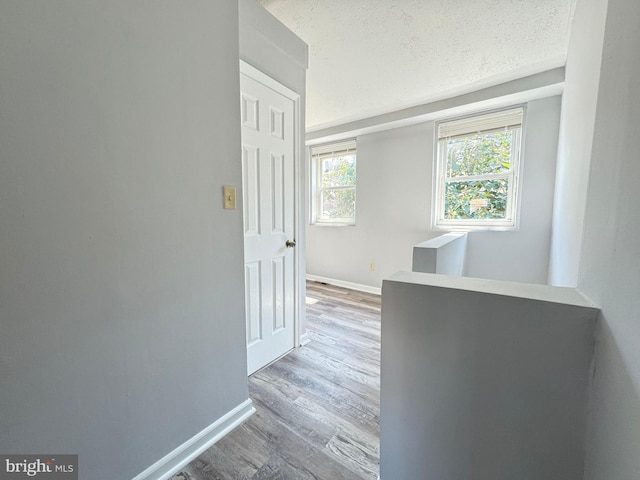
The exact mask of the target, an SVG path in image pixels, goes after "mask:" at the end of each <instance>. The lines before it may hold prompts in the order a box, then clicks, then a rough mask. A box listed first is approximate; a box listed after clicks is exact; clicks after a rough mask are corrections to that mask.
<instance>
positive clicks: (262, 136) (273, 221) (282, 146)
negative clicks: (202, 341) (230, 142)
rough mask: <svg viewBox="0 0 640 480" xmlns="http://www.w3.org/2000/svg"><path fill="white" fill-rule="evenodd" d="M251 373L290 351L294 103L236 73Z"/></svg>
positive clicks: (291, 340) (292, 271)
mask: <svg viewBox="0 0 640 480" xmlns="http://www.w3.org/2000/svg"><path fill="white" fill-rule="evenodd" d="M240 86H241V112H242V114H241V118H242V170H243V172H242V174H243V208H244V212H243V214H244V242H245V288H246V302H247V305H246V308H247V355H248V357H247V360H248V373H249V374H251V373H253V372H255V371H256V370H258V369H259V368H262V367H263V366H265V365H267V364H268V363H270V362H272V361H273V360H275V359H277V358H278V357H280V356H282V355H283V354H285V353H287V352H288V351H289V350H291V349H292V348H293V347H294V298H295V297H294V271H295V270H294V267H295V266H294V259H295V257H294V251H293V248H287V246H286V242H287V240H294V193H295V192H294V158H295V157H294V135H293V134H294V123H293V122H294V102H293V100H291V99H289V98H287V97H286V96H284V95H282V94H281V93H278V92H276V91H274V90H272V89H271V88H269V87H268V86H266V85H264V84H263V83H261V82H259V81H257V80H254V79H253V78H251V77H249V76H248V75H246V74H244V73H242V74H241V75H240Z"/></svg>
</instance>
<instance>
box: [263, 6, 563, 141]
mask: <svg viewBox="0 0 640 480" xmlns="http://www.w3.org/2000/svg"><path fill="white" fill-rule="evenodd" d="M258 1H259V3H260V4H262V5H263V6H264V7H265V8H266V9H267V10H268V11H269V12H271V13H272V14H273V15H274V16H275V17H276V18H278V19H279V20H280V21H281V22H282V23H284V24H285V25H286V26H287V27H289V29H291V30H292V31H293V32H295V33H296V34H297V35H298V36H299V37H300V38H302V39H303V40H304V41H305V42H306V43H307V44H308V45H309V63H310V67H309V71H308V76H307V129H310V130H314V129H318V128H321V127H326V126H332V125H337V124H340V123H344V122H346V121H351V120H357V119H361V118H366V117H368V116H371V115H376V114H380V113H386V112H389V111H393V110H396V109H399V108H403V107H407V106H410V105H416V104H420V103H424V102H426V101H431V100H435V99H440V98H444V97H446V96H449V95H453V94H458V93H462V92H465V91H469V90H471V89H473V88H481V87H483V86H487V85H489V84H494V83H498V82H500V81H506V80H511V79H513V78H517V77H518V76H523V75H528V74H531V73H536V72H538V71H541V70H545V69H548V68H552V67H557V66H560V65H564V62H565V59H566V53H567V46H568V39H569V25H570V17H571V14H572V12H573V4H574V3H575V0H258Z"/></svg>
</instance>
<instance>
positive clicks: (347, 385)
mask: <svg viewBox="0 0 640 480" xmlns="http://www.w3.org/2000/svg"><path fill="white" fill-rule="evenodd" d="M307 331H308V332H309V333H310V336H311V342H310V343H309V344H307V345H306V346H304V347H301V348H299V349H297V350H294V351H292V352H291V353H289V354H288V355H287V356H285V357H283V358H282V359H280V360H278V361H277V362H275V363H274V364H272V365H270V366H268V367H266V368H264V369H262V370H260V371H258V372H256V373H255V374H254V375H252V376H251V377H250V378H249V396H250V397H251V399H252V400H253V402H254V405H255V407H256V409H257V413H256V414H255V415H253V416H252V417H251V418H250V419H249V420H247V422H245V423H244V424H243V425H242V426H240V427H239V428H237V429H236V430H234V431H233V432H231V433H230V434H229V435H227V436H226V437H225V438H223V439H222V440H221V441H220V442H218V443H217V444H216V445H214V446H212V447H211V448H210V449H208V450H207V451H206V452H205V453H203V454H202V455H201V456H200V457H198V458H197V459H196V460H194V461H193V462H192V463H190V464H189V465H188V466H187V467H185V469H184V470H182V471H181V472H180V473H178V474H176V475H174V476H173V477H172V479H171V480H226V479H229V480H238V479H252V480H266V479H278V480H285V479H286V480H289V479H291V480H302V479H314V480H325V479H326V480H340V479H346V480H350V479H375V478H377V475H378V462H379V449H380V447H379V445H380V424H379V414H380V297H379V296H377V295H371V294H367V293H360V292H355V291H351V290H347V289H344V288H339V287H334V286H329V285H324V284H319V283H314V282H308V283H307Z"/></svg>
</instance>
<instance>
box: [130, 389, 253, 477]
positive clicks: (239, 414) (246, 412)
mask: <svg viewBox="0 0 640 480" xmlns="http://www.w3.org/2000/svg"><path fill="white" fill-rule="evenodd" d="M252 403H253V402H252V401H251V400H250V399H247V400H245V401H244V402H242V403H241V404H240V405H238V406H237V407H236V408H234V409H233V410H231V411H229V412H228V413H226V414H225V415H223V416H222V417H220V418H219V419H218V420H216V421H215V422H213V423H212V424H211V425H209V426H208V427H207V428H205V429H204V430H202V431H201V432H200V433H197V434H196V435H194V436H193V437H191V438H190V439H189V440H187V441H186V442H184V443H183V444H182V445H180V446H179V447H178V448H176V449H175V450H173V451H172V452H171V453H169V454H167V455H165V456H164V457H163V458H161V459H160V460H158V461H157V462H156V463H154V464H153V465H151V466H150V467H149V468H147V469H146V470H145V471H144V472H142V473H140V474H139V475H137V476H136V477H135V478H133V479H132V480H167V479H168V478H171V476H173V475H174V474H176V473H177V472H178V471H180V469H182V468H183V467H184V466H185V465H187V464H189V463H190V462H191V461H192V460H193V459H194V458H196V457H197V456H199V455H200V454H201V453H202V452H204V451H205V450H206V449H208V448H209V447H210V446H211V445H213V444H214V443H216V442H217V441H218V440H221V439H222V437H224V436H225V435H226V434H227V433H229V432H231V431H232V430H233V429H234V428H236V427H238V426H239V425H241V424H242V423H243V422H244V421H245V420H247V419H248V418H249V417H250V416H251V415H253V414H254V413H255V412H256V409H255V408H254V407H253V405H252Z"/></svg>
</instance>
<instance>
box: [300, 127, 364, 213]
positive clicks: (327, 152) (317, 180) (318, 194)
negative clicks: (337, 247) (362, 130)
mask: <svg viewBox="0 0 640 480" xmlns="http://www.w3.org/2000/svg"><path fill="white" fill-rule="evenodd" d="M341 154H342V155H341ZM346 154H349V155H354V157H355V165H356V167H355V168H356V182H355V185H353V186H336V187H325V188H323V187H322V165H321V164H322V161H323V160H326V159H327V158H336V157H340V156H346ZM309 157H310V163H311V189H310V191H311V196H310V197H311V202H310V207H311V216H310V218H311V222H310V224H311V225H333V226H353V225H355V224H356V207H355V206H354V215H353V217H346V218H327V217H323V216H322V212H321V206H322V194H323V192H325V191H339V190H342V191H344V190H353V191H354V194H355V195H357V193H356V192H357V184H358V180H357V169H358V166H357V165H358V160H357V158H358V155H357V145H356V139H355V138H353V139H349V140H341V141H337V142H331V143H326V144H321V145H313V146H310V147H309ZM355 201H356V202H357V196H356V200H355Z"/></svg>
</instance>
